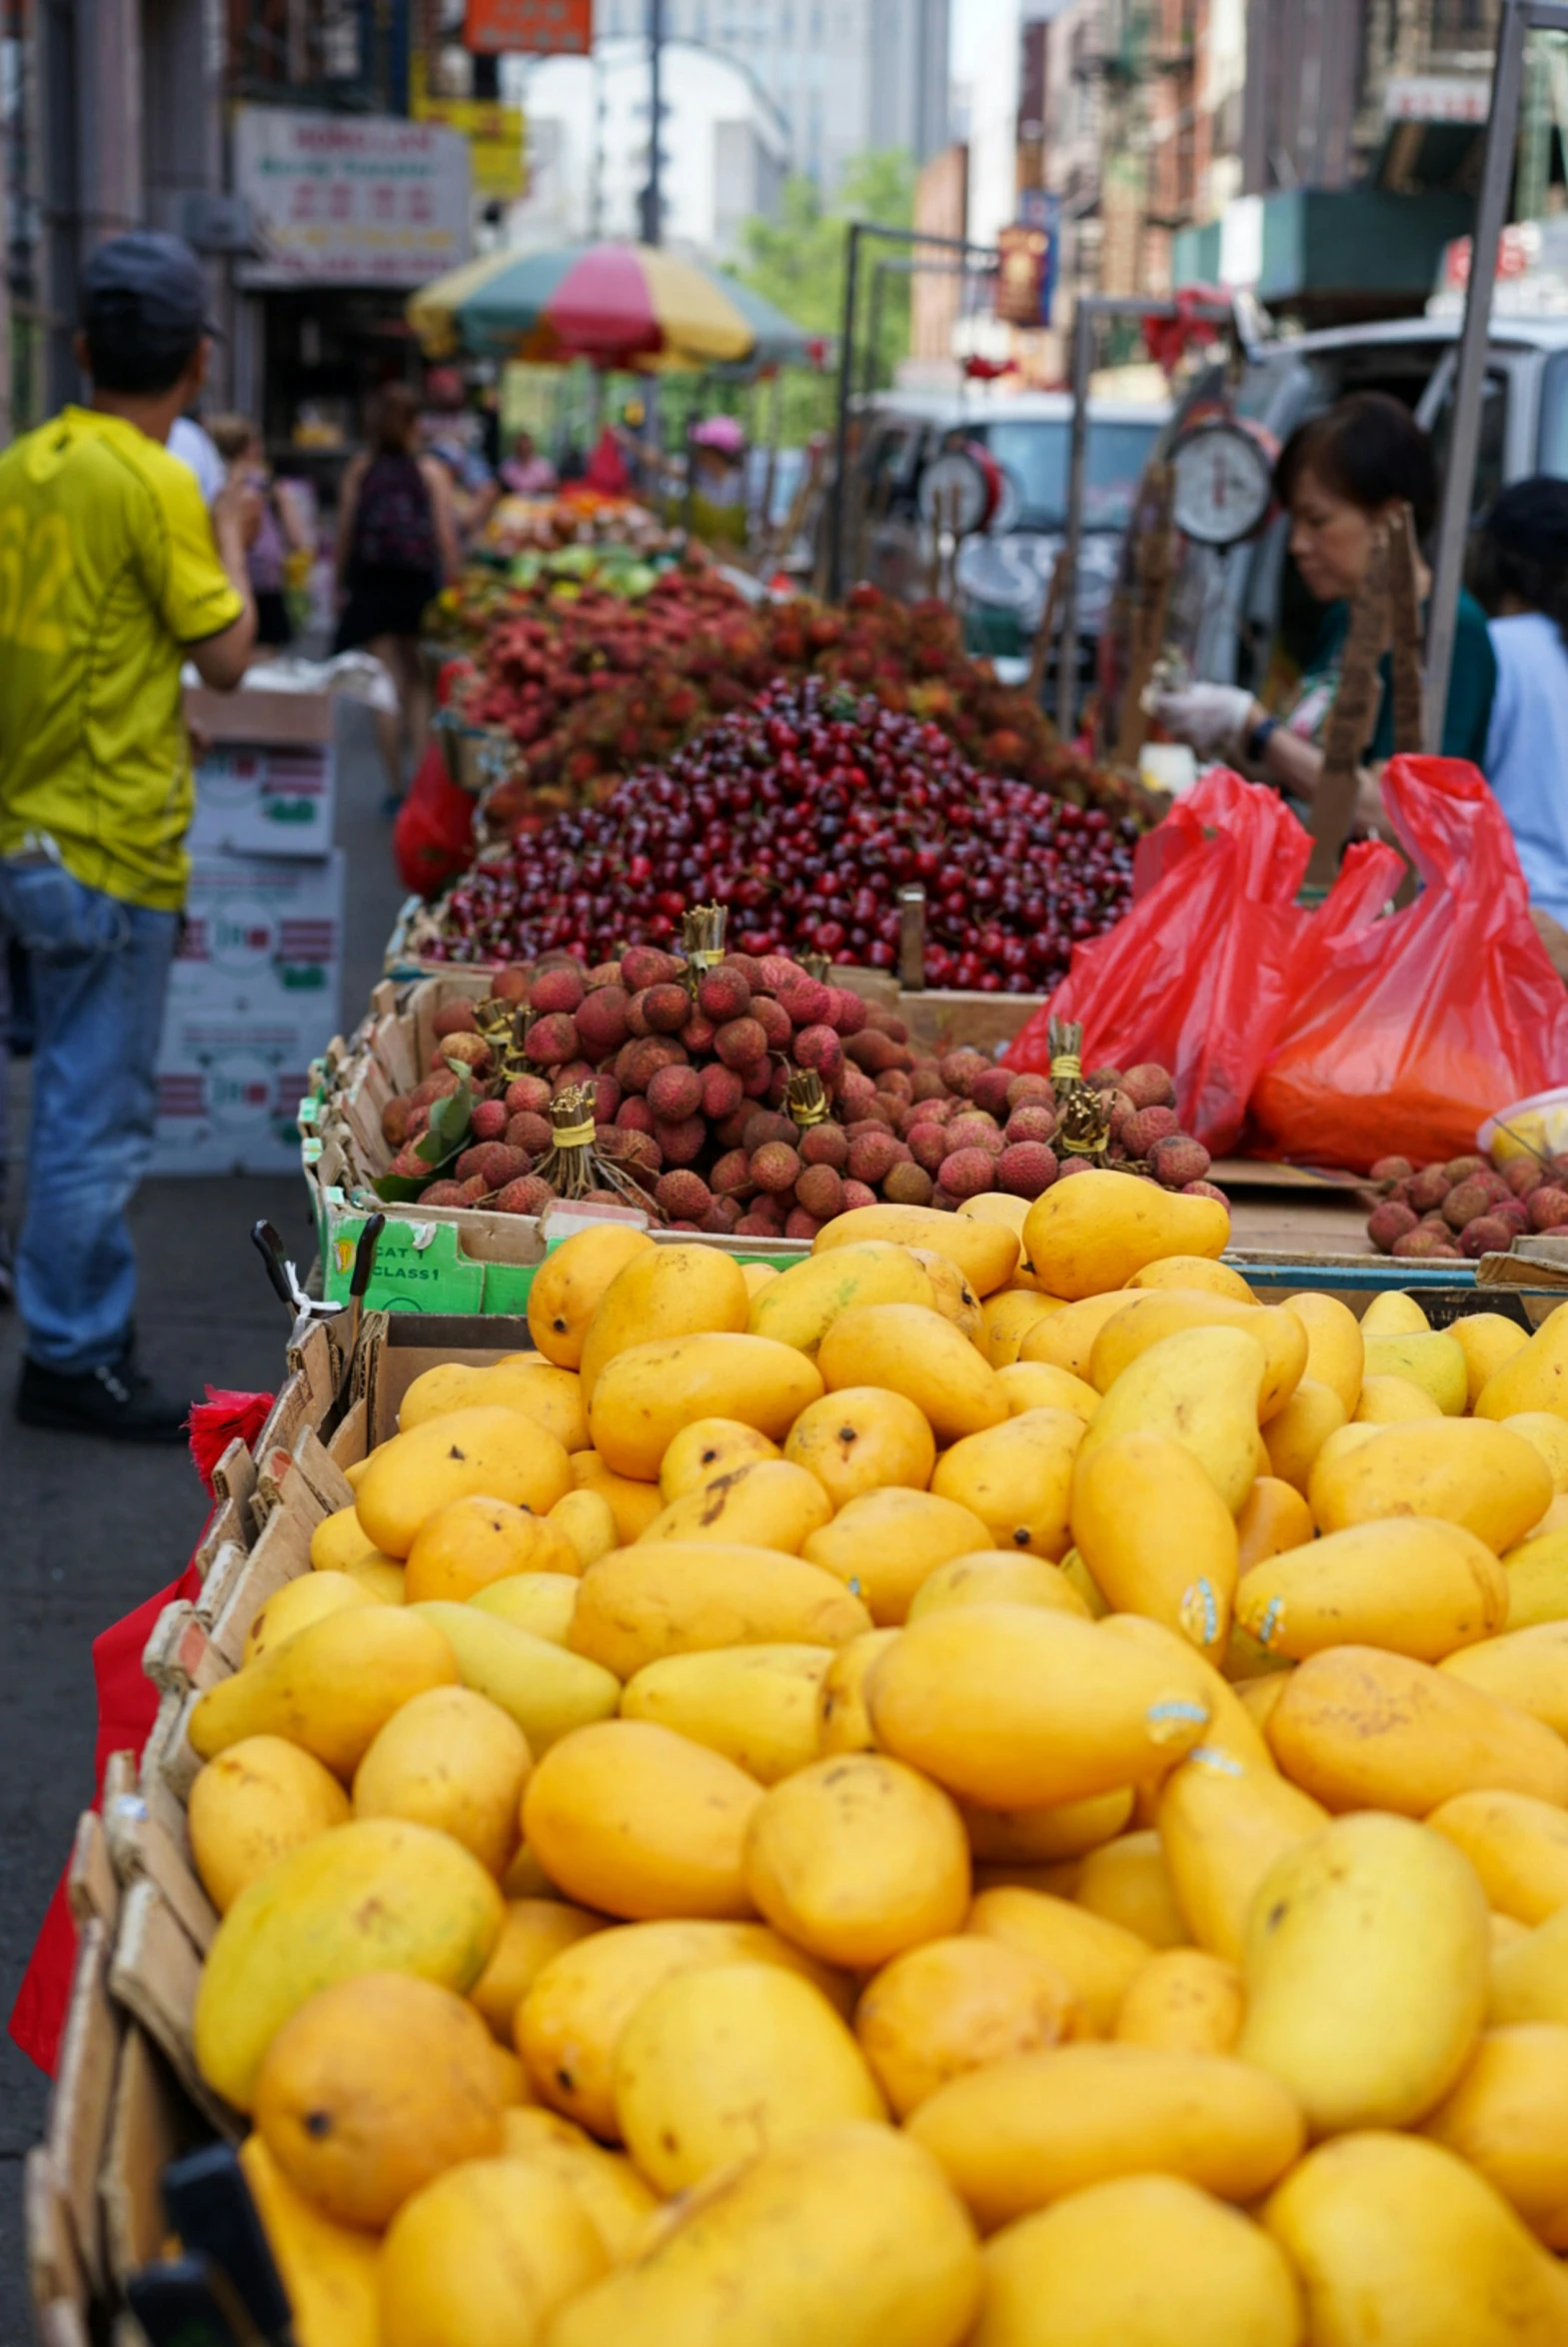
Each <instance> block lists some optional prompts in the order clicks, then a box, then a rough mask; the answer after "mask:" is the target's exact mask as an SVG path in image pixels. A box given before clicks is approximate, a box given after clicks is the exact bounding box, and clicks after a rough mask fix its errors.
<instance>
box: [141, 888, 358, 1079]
mask: <svg viewBox="0 0 1568 2347" xmlns="http://www.w3.org/2000/svg"><path fill="white" fill-rule="evenodd" d="M346 861H347V860H346V858H345V857H344V854H343V851H342V850H341V849H335V850H334V851H333V853H332V854H331V855H330V856H323V857H320V858H318V859H315V860H313V861H311V862H304V861H299V862H297V861H295V860H294V859H293V858H283V857H277V856H268V857H261V856H230V855H223V854H206V855H202V854H198V855H195V856H193V858H192V860H191V887H190V894H189V896H188V898H187V900H186V908H185V927H184V930H183V932H182V934H181V938H180V944H179V947H178V950H177V952H176V954H175V960H174V969H173V973H172V975H171V980H170V995H171V999H172V1000H173V1001H174V1002H175V1003H176V1004H179V1005H192V1006H196V1005H206V1006H210V1007H216V1006H217V1005H219V1004H222V1005H224V1006H226V1007H227V1008H228V1009H229V1010H231V1011H232V1012H234V1013H235V1014H236V1015H240V1014H243V1013H246V1012H258V1013H263V1014H265V1015H267V1016H268V1017H278V1016H287V1017H291V1018H298V1019H299V1020H301V1021H302V1022H305V1023H306V1024H307V1025H308V1026H309V1028H310V1030H311V1032H312V1033H314V1034H315V1035H316V1037H317V1040H316V1041H315V1043H313V1044H312V1046H311V1049H310V1051H309V1052H308V1053H307V1055H306V1061H307V1063H308V1062H309V1061H310V1060H311V1059H314V1058H315V1056H316V1054H317V1053H318V1052H321V1051H324V1050H325V1049H326V1046H327V1045H328V1043H330V1041H331V1040H332V1037H333V1035H334V1033H335V1032H336V1030H337V1027H338V1024H339V1015H340V1006H339V994H340V989H341V978H342V969H343V918H344V916H343V892H344V874H345V870H346Z"/></svg>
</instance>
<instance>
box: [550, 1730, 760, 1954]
mask: <svg viewBox="0 0 1568 2347" xmlns="http://www.w3.org/2000/svg"><path fill="white" fill-rule="evenodd" d="M762 1797H763V1796H762V1792H761V1789H760V1787H759V1786H758V1785H757V1783H756V1782H755V1781H754V1779H753V1778H751V1777H749V1776H748V1775H746V1773H745V1772H744V1770H742V1769H739V1768H737V1767H736V1766H735V1764H734V1762H733V1761H730V1760H726V1759H725V1758H724V1757H723V1755H722V1754H721V1753H719V1752H714V1751H710V1750H708V1749H707V1748H706V1747H705V1746H703V1745H702V1744H694V1743H692V1742H690V1741H689V1739H688V1738H687V1737H685V1736H681V1735H677V1734H675V1733H674V1732H673V1730H671V1729H670V1728H667V1727H657V1726H655V1725H654V1724H653V1722H652V1721H649V1720H646V1719H606V1720H600V1721H598V1722H596V1723H595V1725H593V1726H592V1727H584V1728H579V1729H578V1730H577V1732H576V1733H575V1734H574V1735H570V1736H565V1737H563V1739H562V1740H561V1742H560V1743H559V1744H556V1745H554V1746H553V1747H552V1748H551V1750H550V1751H548V1752H547V1753H546V1754H545V1757H544V1759H543V1760H541V1762H540V1764H539V1766H538V1767H537V1768H536V1769H535V1771H534V1774H533V1776H532V1777H531V1779H530V1780H529V1787H528V1791H527V1792H526V1793H525V1795H524V1797H523V1830H524V1833H525V1834H526V1835H527V1837H528V1844H529V1847H530V1849H531V1850H533V1851H535V1853H536V1854H537V1855H538V1858H539V1861H540V1864H541V1865H542V1866H543V1867H544V1868H545V1870H546V1872H547V1873H548V1874H549V1875H550V1876H551V1878H552V1880H553V1881H556V1882H559V1883H560V1885H561V1887H562V1889H563V1890H564V1891H565V1892H566V1894H567V1896H568V1897H569V1898H570V1899H574V1900H576V1901H577V1903H578V1904H579V1905H580V1906H584V1907H597V1908H599V1909H601V1910H602V1911H603V1912H604V1913H605V1914H607V1915H622V1916H625V1917H626V1918H627V1919H628V1920H629V1921H634V1922H639V1921H653V1920H654V1919H655V1918H656V1917H659V1916H664V1915H671V1916H675V1915H683V1916H684V1915H693V1916H713V1917H716V1918H721V1919H722V1918H726V1917H732V1916H734V1917H741V1916H745V1915H747V1914H749V1913H750V1912H751V1903H750V1900H749V1898H748V1895H747V1891H746V1887H745V1885H744V1882H743V1879H742V1847H743V1844H744V1841H745V1837H746V1828H747V1823H748V1820H749V1819H750V1817H751V1814H752V1812H753V1810H754V1809H755V1808H756V1807H757V1805H758V1803H759V1802H760V1801H761V1799H762Z"/></svg>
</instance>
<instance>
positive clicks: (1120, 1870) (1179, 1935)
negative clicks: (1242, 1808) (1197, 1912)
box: [1072, 1831, 1192, 1948]
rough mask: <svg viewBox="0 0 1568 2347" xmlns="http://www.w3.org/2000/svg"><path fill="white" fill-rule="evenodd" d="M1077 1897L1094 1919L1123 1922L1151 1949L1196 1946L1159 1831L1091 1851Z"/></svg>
mask: <svg viewBox="0 0 1568 2347" xmlns="http://www.w3.org/2000/svg"><path fill="white" fill-rule="evenodd" d="M1072 1896H1073V1899H1074V1901H1075V1903H1076V1904H1077V1905H1078V1906H1080V1907H1084V1908H1086V1909H1087V1910H1088V1912H1089V1913H1090V1914H1091V1915H1099V1916H1102V1917H1103V1918H1104V1920H1105V1921H1106V1922H1107V1923H1119V1924H1120V1925H1121V1927H1122V1929H1123V1930H1124V1931H1132V1932H1135V1933H1136V1934H1137V1936H1138V1938H1139V1939H1141V1940H1145V1941H1146V1942H1147V1943H1148V1945H1149V1946H1150V1947H1151V1948H1178V1947H1187V1946H1189V1945H1190V1944H1191V1939H1192V1934H1191V1932H1190V1931H1189V1930H1188V1929H1187V1925H1186V1919H1185V1917H1184V1916H1183V1915H1182V1912H1181V1909H1180V1907H1179V1906H1178V1905H1177V1903H1176V1893H1175V1889H1174V1886H1173V1884H1172V1882H1171V1879H1170V1872H1169V1869H1168V1868H1167V1866H1166V1864H1165V1855H1164V1851H1163V1850H1162V1849H1161V1847H1160V1839H1159V1835H1158V1834H1157V1833H1154V1832H1152V1831H1145V1832H1142V1833H1124V1834H1122V1835H1120V1836H1119V1838H1118V1839H1117V1840H1115V1841H1112V1842H1102V1843H1101V1844H1100V1846H1099V1848H1098V1849H1095V1850H1090V1851H1088V1852H1087V1853H1086V1854H1085V1856H1084V1859H1083V1862H1082V1864H1081V1866H1080V1867H1079V1868H1078V1882H1077V1888H1076V1889H1075V1890H1074V1892H1073V1894H1072Z"/></svg>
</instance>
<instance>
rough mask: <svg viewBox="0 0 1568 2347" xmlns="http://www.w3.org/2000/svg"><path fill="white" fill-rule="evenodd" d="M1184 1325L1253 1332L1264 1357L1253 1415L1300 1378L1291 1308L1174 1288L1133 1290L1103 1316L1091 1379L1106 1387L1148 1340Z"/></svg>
mask: <svg viewBox="0 0 1568 2347" xmlns="http://www.w3.org/2000/svg"><path fill="white" fill-rule="evenodd" d="M1189 1328H1241V1329H1243V1330H1245V1332H1246V1333H1247V1334H1248V1335H1250V1336H1254V1337H1256V1339H1257V1341H1258V1343H1259V1344H1260V1345H1261V1346H1262V1348H1263V1361H1264V1367H1263V1382H1262V1384H1261V1386H1260V1387H1259V1390H1258V1417H1259V1418H1260V1419H1261V1420H1262V1421H1263V1422H1264V1423H1265V1424H1266V1423H1267V1421H1268V1420H1269V1419H1270V1418H1271V1417H1273V1416H1274V1414H1275V1413H1276V1411H1278V1410H1280V1409H1282V1408H1283V1407H1284V1405H1285V1403H1286V1402H1287V1401H1288V1400H1289V1399H1290V1396H1291V1394H1292V1393H1294V1391H1295V1389H1296V1387H1297V1385H1298V1384H1299V1383H1300V1381H1301V1376H1302V1372H1303V1370H1304V1369H1305V1366H1306V1354H1307V1342H1306V1331H1305V1329H1304V1328H1303V1327H1302V1325H1301V1323H1300V1321H1299V1320H1298V1319H1296V1318H1295V1316H1294V1315H1293V1314H1292V1313H1290V1312H1286V1311H1281V1310H1279V1309H1278V1308H1277V1307H1276V1306H1275V1305H1273V1304H1258V1303H1237V1302H1235V1301H1234V1299H1233V1298H1231V1297H1229V1296H1223V1295H1207V1294H1204V1293H1202V1292H1201V1291H1187V1290H1183V1289H1180V1288H1174V1289H1156V1290H1154V1291H1152V1292H1150V1293H1148V1294H1138V1295H1134V1296H1133V1297H1132V1299H1131V1302H1130V1303H1129V1304H1128V1306H1127V1309H1126V1310H1125V1311H1123V1312H1116V1313H1115V1314H1114V1315H1113V1316H1112V1317H1111V1318H1110V1319H1109V1320H1107V1321H1106V1323H1105V1325H1104V1327H1103V1328H1102V1329H1101V1330H1100V1332H1099V1334H1098V1336H1096V1337H1095V1339H1094V1347H1093V1350H1092V1351H1091V1353H1090V1354H1089V1379H1090V1382H1091V1383H1092V1384H1093V1385H1094V1387H1095V1389H1096V1390H1097V1391H1098V1392H1100V1393H1102V1394H1103V1393H1105V1392H1107V1391H1108V1390H1109V1388H1110V1387H1111V1386H1112V1385H1113V1384H1114V1383H1115V1381H1116V1379H1117V1378H1118V1377H1119V1376H1121V1375H1122V1373H1123V1372H1124V1371H1125V1370H1126V1369H1128V1368H1130V1367H1131V1365H1132V1363H1133V1362H1134V1361H1135V1360H1137V1359H1138V1358H1139V1357H1140V1356H1141V1355H1142V1354H1143V1353H1145V1352H1147V1351H1148V1349H1149V1346H1150V1345H1151V1344H1158V1343H1160V1342H1161V1341H1162V1339H1163V1338H1165V1337H1167V1336H1177V1335H1180V1334H1182V1333H1183V1332H1184V1331H1185V1330H1187V1329H1189Z"/></svg>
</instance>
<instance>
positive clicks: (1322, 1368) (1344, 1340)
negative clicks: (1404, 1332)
mask: <svg viewBox="0 0 1568 2347" xmlns="http://www.w3.org/2000/svg"><path fill="white" fill-rule="evenodd" d="M1285 1309H1286V1311H1288V1312H1294V1314H1295V1316H1296V1318H1297V1319H1298V1320H1299V1321H1300V1322H1301V1325H1302V1327H1303V1328H1304V1329H1305V1330H1306V1340H1307V1361H1306V1367H1305V1369H1304V1370H1303V1371H1302V1374H1303V1376H1306V1377H1310V1378H1311V1379H1312V1381H1313V1383H1314V1384H1317V1385H1326V1386H1327V1387H1328V1390H1329V1391H1330V1393H1334V1394H1337V1395H1338V1397H1339V1404H1340V1407H1341V1408H1342V1409H1343V1411H1344V1413H1345V1415H1346V1417H1347V1418H1348V1417H1349V1415H1350V1413H1351V1411H1352V1410H1353V1409H1354V1408H1355V1405H1356V1403H1357V1401H1358V1400H1359V1399H1360V1396H1361V1379H1362V1377H1363V1375H1364V1374H1365V1366H1366V1340H1365V1338H1364V1336H1363V1335H1362V1332H1361V1323H1360V1321H1359V1320H1358V1319H1357V1318H1356V1316H1355V1313H1354V1312H1353V1311H1352V1310H1351V1309H1350V1307H1349V1305H1348V1304H1344V1303H1341V1302H1340V1300H1339V1298H1338V1296H1337V1295H1324V1294H1323V1293H1321V1292H1320V1291H1319V1290H1317V1289H1315V1288H1308V1289H1307V1290H1306V1292H1305V1293H1304V1294H1302V1295H1293V1296H1291V1297H1290V1299H1289V1301H1288V1302H1287V1303H1286V1305H1285Z"/></svg>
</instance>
